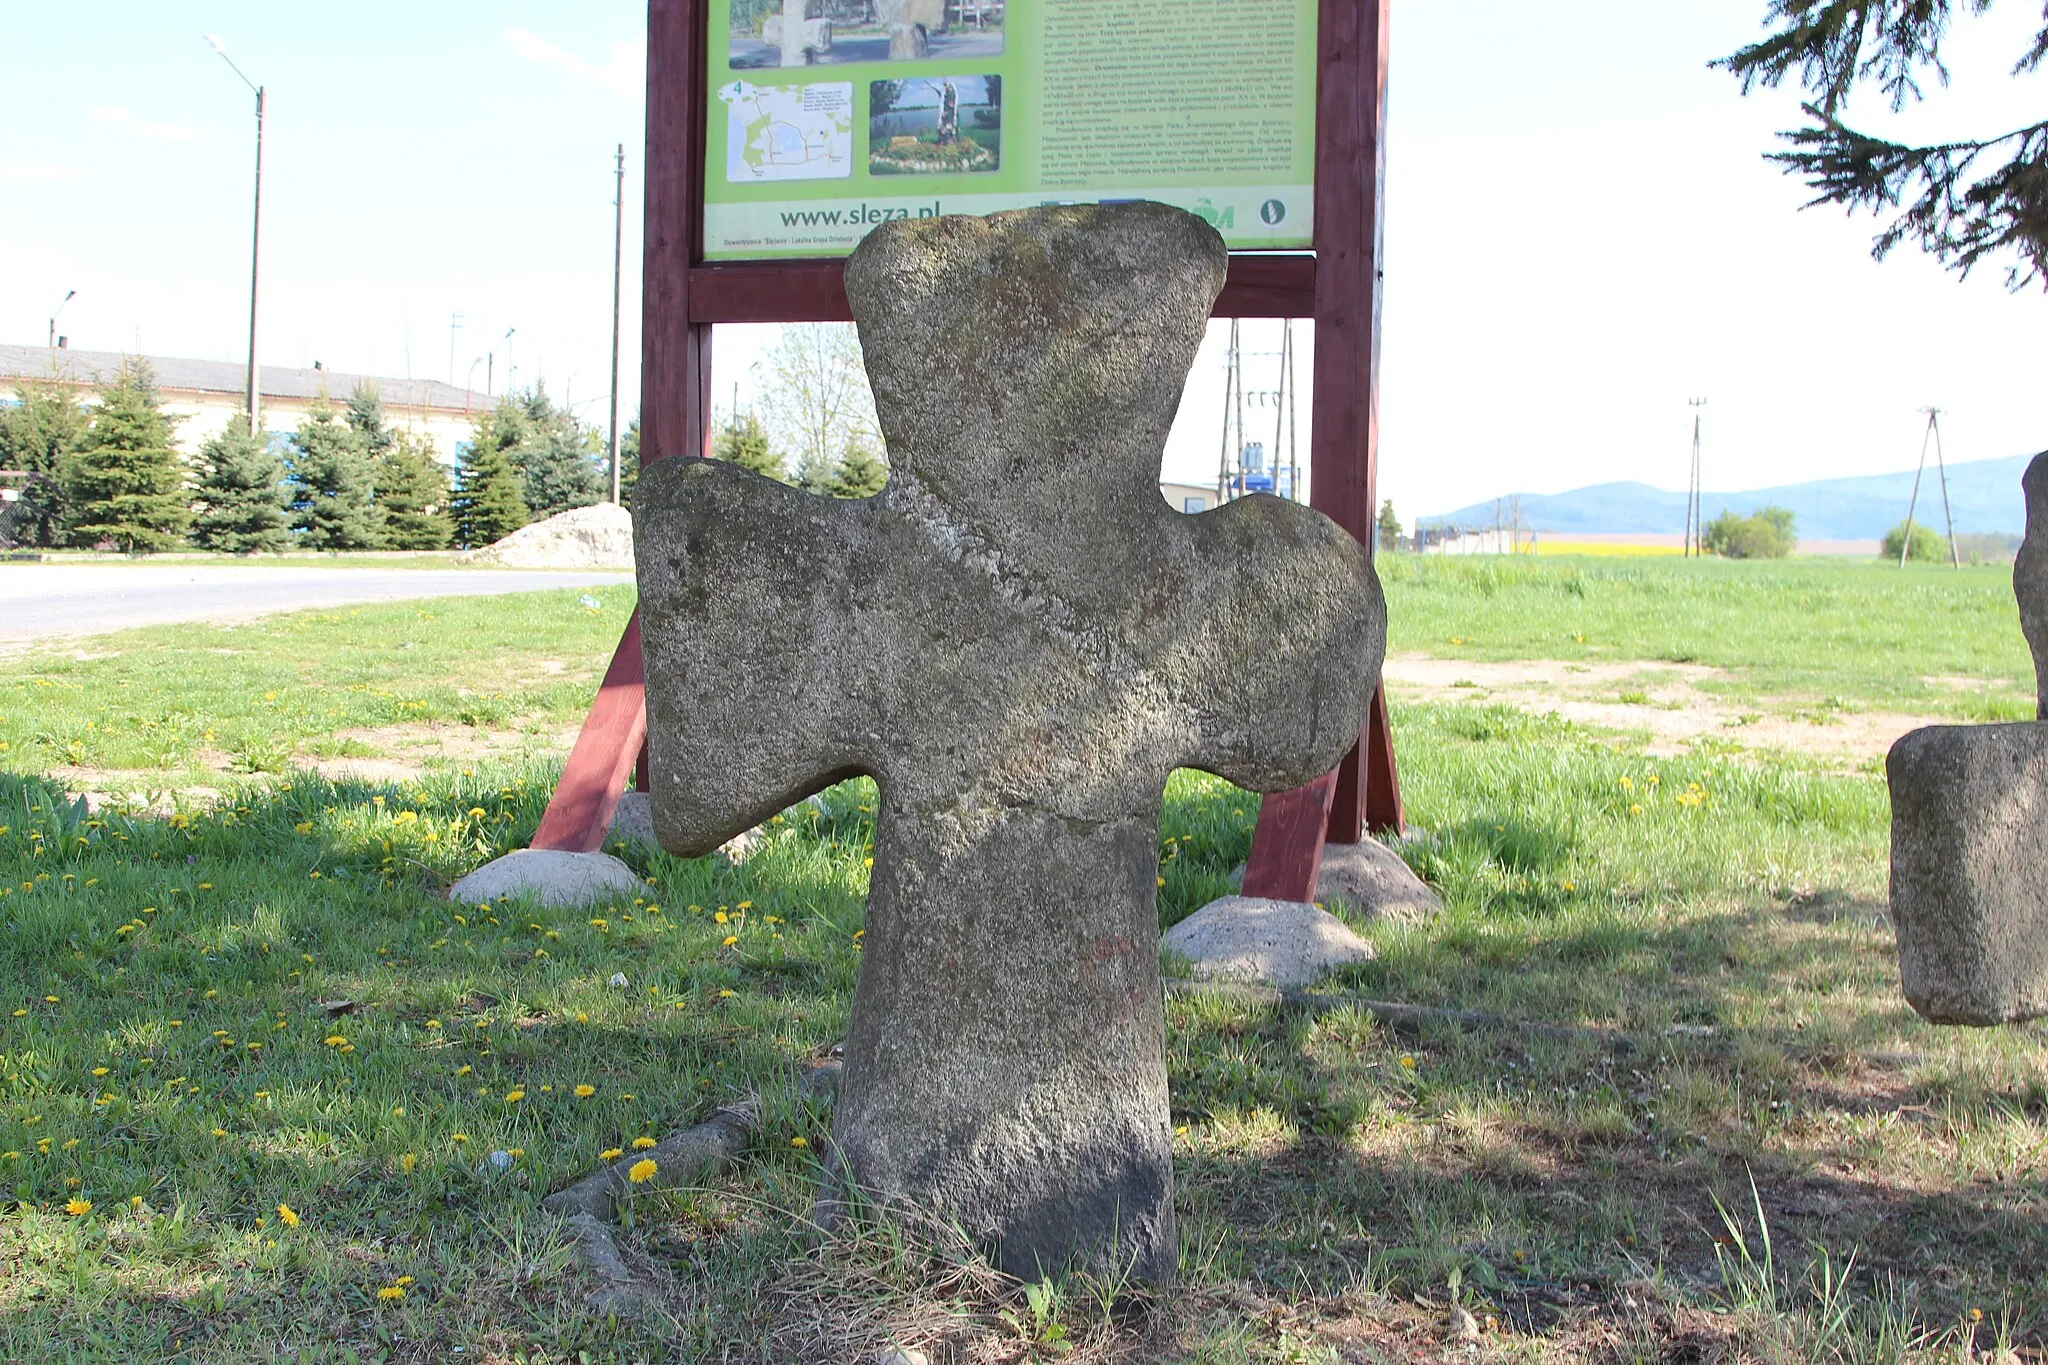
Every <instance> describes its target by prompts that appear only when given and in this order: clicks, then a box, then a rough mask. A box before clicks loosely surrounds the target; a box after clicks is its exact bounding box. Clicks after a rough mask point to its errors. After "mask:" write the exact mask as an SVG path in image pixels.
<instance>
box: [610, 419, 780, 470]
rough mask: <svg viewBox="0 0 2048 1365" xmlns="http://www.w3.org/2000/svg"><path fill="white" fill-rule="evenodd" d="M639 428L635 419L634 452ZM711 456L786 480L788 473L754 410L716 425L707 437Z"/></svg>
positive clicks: (763, 424)
mask: <svg viewBox="0 0 2048 1365" xmlns="http://www.w3.org/2000/svg"><path fill="white" fill-rule="evenodd" d="M639 430H640V424H639V422H637V421H636V422H634V423H633V433H634V442H633V444H634V453H635V454H636V455H637V454H638V451H639V444H640V443H639V439H638V438H639ZM711 458H712V459H714V460H725V461H727V462H728V463H730V464H736V465H738V466H740V468H742V469H751V470H753V471H754V472H755V473H756V474H761V475H765V476H766V477H768V478H771V479H774V480H776V481H778V482H786V481H787V479H788V477H789V474H788V470H787V469H786V468H785V467H784V465H783V461H782V455H781V454H780V453H779V452H778V451H776V450H774V449H773V448H772V447H771V446H770V445H769V442H768V427H767V424H766V423H764V422H763V421H762V420H761V418H760V416H759V414H757V413H752V412H749V413H745V414H742V415H738V416H735V417H734V418H733V419H732V421H730V422H728V423H726V424H725V425H724V426H723V427H721V428H719V431H718V434H717V435H716V436H713V437H712V438H711Z"/></svg>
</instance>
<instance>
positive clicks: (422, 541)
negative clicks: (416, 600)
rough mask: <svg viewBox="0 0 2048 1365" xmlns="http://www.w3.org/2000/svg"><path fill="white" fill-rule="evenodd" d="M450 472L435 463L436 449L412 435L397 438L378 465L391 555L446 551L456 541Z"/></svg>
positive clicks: (380, 510) (386, 540)
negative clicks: (404, 552)
mask: <svg viewBox="0 0 2048 1365" xmlns="http://www.w3.org/2000/svg"><path fill="white" fill-rule="evenodd" d="M449 497H450V490H449V487H448V471H447V470H446V469H444V468H443V467H442V465H441V462H440V460H438V459H436V458H435V457H434V447H433V443H432V442H430V441H428V440H427V439H426V438H425V437H420V436H414V435H412V434H411V433H410V432H395V433H393V439H392V441H391V446H390V448H389V449H388V450H386V451H385V452H384V453H383V454H382V455H381V456H379V457H378V459H377V513H378V515H379V516H380V517H381V518H382V519H383V523H384V527H383V535H382V537H381V539H382V543H383V546H384V548H385V549H387V550H445V549H447V548H448V542H449V541H450V540H451V539H453V538H454V535H455V522H454V519H453V517H452V516H451V515H450V512H449Z"/></svg>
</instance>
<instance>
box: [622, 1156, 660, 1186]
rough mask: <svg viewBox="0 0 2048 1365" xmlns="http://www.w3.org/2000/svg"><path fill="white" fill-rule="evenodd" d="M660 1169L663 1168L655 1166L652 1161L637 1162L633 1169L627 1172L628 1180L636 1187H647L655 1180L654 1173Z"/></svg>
mask: <svg viewBox="0 0 2048 1365" xmlns="http://www.w3.org/2000/svg"><path fill="white" fill-rule="evenodd" d="M660 1169H661V1167H659V1166H657V1165H655V1164H654V1163H653V1162H652V1161H645V1160H642V1161H636V1162H634V1163H633V1167H632V1169H631V1170H629V1171H627V1172H626V1179H628V1180H630V1181H632V1182H633V1183H634V1184H635V1185H645V1184H646V1183H647V1182H648V1181H650V1180H652V1179H654V1173H655V1172H656V1171H658V1170H660Z"/></svg>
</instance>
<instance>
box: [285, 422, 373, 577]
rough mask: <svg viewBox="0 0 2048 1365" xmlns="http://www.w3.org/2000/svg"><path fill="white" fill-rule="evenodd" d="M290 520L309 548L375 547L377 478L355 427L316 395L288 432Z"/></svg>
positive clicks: (363, 548) (355, 548)
mask: <svg viewBox="0 0 2048 1365" xmlns="http://www.w3.org/2000/svg"><path fill="white" fill-rule="evenodd" d="M291 481H292V486H293V489H294V492H295V496H294V497H293V499H292V524H293V525H294V526H296V527H297V528H298V529H299V530H301V531H303V532H305V536H304V539H303V540H302V541H301V543H302V544H303V545H305V546H306V548H308V549H311V550H372V549H375V548H376V547H377V533H378V531H379V530H380V529H381V528H380V527H379V525H378V520H377V508H376V491H375V490H376V483H375V476H374V473H373V469H372V466H371V464H370V456H369V452H368V451H367V450H365V449H364V448H363V438H362V436H361V434H360V433H359V432H358V431H357V430H356V428H355V427H353V426H352V425H350V424H349V423H347V422H345V421H338V420H336V417H335V412H334V405H333V404H332V403H329V402H328V401H327V400H326V399H324V398H323V399H321V400H319V401H318V402H316V403H314V404H313V405H312V407H310V408H308V409H307V410H306V416H305V418H304V420H302V421H301V422H300V423H299V429H298V430H297V431H295V432H293V433H292V438H291Z"/></svg>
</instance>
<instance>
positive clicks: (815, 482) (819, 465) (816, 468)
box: [790, 450, 839, 498]
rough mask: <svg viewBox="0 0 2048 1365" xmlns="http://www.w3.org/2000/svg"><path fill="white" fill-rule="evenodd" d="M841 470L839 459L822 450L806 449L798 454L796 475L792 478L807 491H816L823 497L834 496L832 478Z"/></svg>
mask: <svg viewBox="0 0 2048 1365" xmlns="http://www.w3.org/2000/svg"><path fill="white" fill-rule="evenodd" d="M838 471H839V461H837V460H835V459H833V458H832V457H831V455H830V454H828V453H826V452H824V451H820V450H806V451H804V452H803V453H802V454H800V455H798V456H797V459H796V476H795V477H794V478H792V479H791V480H790V482H791V483H793V484H795V485H796V486H797V487H798V488H801V489H803V490H804V492H806V493H816V494H817V495H818V496H819V497H821V498H829V497H831V496H832V479H833V476H834V475H835V474H837V473H838Z"/></svg>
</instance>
